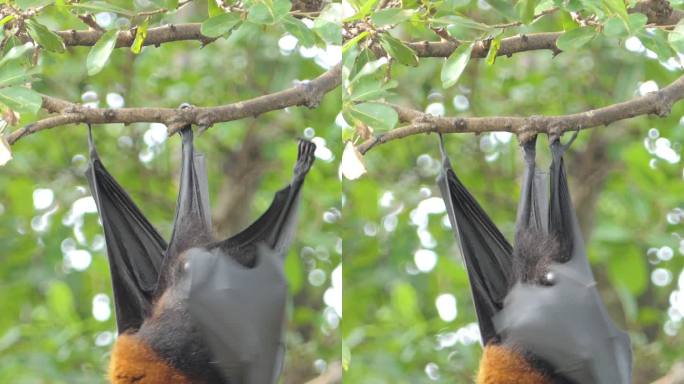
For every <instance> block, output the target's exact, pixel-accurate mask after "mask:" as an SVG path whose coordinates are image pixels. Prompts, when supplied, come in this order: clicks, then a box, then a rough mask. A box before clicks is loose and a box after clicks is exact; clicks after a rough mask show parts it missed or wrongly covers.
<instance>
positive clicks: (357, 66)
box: [343, 48, 375, 82]
mask: <svg viewBox="0 0 684 384" xmlns="http://www.w3.org/2000/svg"><path fill="white" fill-rule="evenodd" d="M347 56H349V55H347ZM343 57H344V56H343ZM373 60H375V55H374V54H373V53H372V52H371V51H370V49H368V48H364V49H362V50H361V52H359V54H358V55H357V56H356V58H355V59H354V62H353V64H352V65H351V68H350V69H349V76H347V78H348V79H352V80H351V82H354V79H356V77H357V75H358V74H359V73H360V72H361V71H362V70H363V68H364V67H365V66H366V64H368V63H369V62H372V61H373Z"/></svg>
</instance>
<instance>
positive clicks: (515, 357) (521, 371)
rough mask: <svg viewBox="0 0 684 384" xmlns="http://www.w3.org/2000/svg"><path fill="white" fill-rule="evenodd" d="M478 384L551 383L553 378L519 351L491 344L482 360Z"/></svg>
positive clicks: (486, 348)
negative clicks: (533, 364) (533, 365)
mask: <svg viewBox="0 0 684 384" xmlns="http://www.w3.org/2000/svg"><path fill="white" fill-rule="evenodd" d="M477 384H551V380H550V379H549V377H547V376H546V375H544V374H543V373H540V372H539V371H537V370H535V369H534V368H533V367H532V366H531V365H530V363H529V362H528V361H527V360H525V357H523V356H522V355H521V354H519V353H518V352H517V351H515V350H513V349H510V348H506V347H503V346H500V345H492V344H490V345H488V346H487V347H485V350H484V354H483V355H482V360H480V370H479V371H478V373H477Z"/></svg>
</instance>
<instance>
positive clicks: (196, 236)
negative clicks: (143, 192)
mask: <svg viewBox="0 0 684 384" xmlns="http://www.w3.org/2000/svg"><path fill="white" fill-rule="evenodd" d="M180 135H181V139H182V145H183V147H182V158H181V172H180V174H181V175H180V187H179V190H178V200H177V203H176V218H175V219H174V223H173V233H172V234H171V240H170V241H169V248H168V250H167V253H166V258H165V260H164V266H163V268H162V275H161V276H160V279H159V284H158V287H157V293H158V294H159V293H161V292H163V291H164V290H165V289H166V287H167V285H168V284H167V281H168V278H169V269H170V265H172V264H173V262H174V261H175V260H176V258H177V257H178V256H179V255H180V254H181V253H183V251H185V250H187V249H190V248H193V247H197V246H203V245H205V244H207V243H210V242H211V241H213V238H212V235H211V210H210V208H209V182H208V180H207V171H206V165H205V161H204V155H203V154H201V153H197V152H195V148H194V144H193V140H194V137H193V132H192V127H191V126H189V125H188V126H186V127H184V128H183V129H182V130H181V131H180Z"/></svg>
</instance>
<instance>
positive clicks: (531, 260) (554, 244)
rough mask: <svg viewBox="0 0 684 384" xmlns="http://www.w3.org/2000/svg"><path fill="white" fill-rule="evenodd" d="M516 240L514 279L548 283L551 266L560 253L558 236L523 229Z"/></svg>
mask: <svg viewBox="0 0 684 384" xmlns="http://www.w3.org/2000/svg"><path fill="white" fill-rule="evenodd" d="M515 240H516V241H515V248H514V250H513V275H514V279H513V281H514V282H517V281H520V282H523V283H531V284H544V285H547V284H548V281H547V280H546V277H547V274H548V273H549V267H550V266H551V263H552V262H553V260H557V255H558V254H559V253H560V244H559V243H558V241H557V240H556V238H555V237H554V236H551V235H547V234H544V233H541V232H539V231H535V230H530V229H521V230H519V231H518V233H517V234H516V237H515Z"/></svg>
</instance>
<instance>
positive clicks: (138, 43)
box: [131, 19, 150, 55]
mask: <svg viewBox="0 0 684 384" xmlns="http://www.w3.org/2000/svg"><path fill="white" fill-rule="evenodd" d="M149 24H150V19H145V21H143V23H142V24H140V25H138V28H136V30H135V40H133V44H132V45H131V52H133V53H135V54H136V55H137V54H139V53H140V51H141V50H142V46H143V43H144V42H145V39H146V38H147V27H148V26H149Z"/></svg>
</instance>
